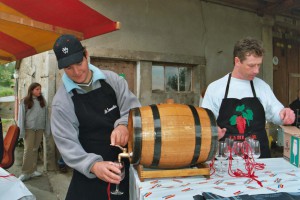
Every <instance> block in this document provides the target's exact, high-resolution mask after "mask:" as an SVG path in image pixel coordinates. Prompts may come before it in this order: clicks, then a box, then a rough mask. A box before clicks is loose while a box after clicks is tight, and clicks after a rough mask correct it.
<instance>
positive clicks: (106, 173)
mask: <svg viewBox="0 0 300 200" xmlns="http://www.w3.org/2000/svg"><path fill="white" fill-rule="evenodd" d="M91 172H92V173H93V174H95V175H96V176H97V177H98V178H99V179H101V180H103V181H105V182H108V183H113V184H119V183H120V181H121V177H120V176H119V175H118V174H121V170H120V166H118V165H115V164H114V163H113V162H110V161H101V162H96V163H95V164H94V165H93V166H92V168H91Z"/></svg>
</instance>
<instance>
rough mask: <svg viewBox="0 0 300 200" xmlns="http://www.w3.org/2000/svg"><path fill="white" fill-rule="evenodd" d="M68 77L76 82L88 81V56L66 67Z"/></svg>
mask: <svg viewBox="0 0 300 200" xmlns="http://www.w3.org/2000/svg"><path fill="white" fill-rule="evenodd" d="M64 71H65V73H66V74H67V75H68V77H69V78H70V79H71V80H72V81H74V82H76V83H85V82H86V81H88V75H89V67H88V61H87V59H86V57H83V60H82V61H81V62H80V63H76V64H73V65H70V66H68V67H65V68H64Z"/></svg>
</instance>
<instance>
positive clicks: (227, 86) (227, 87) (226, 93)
mask: <svg viewBox="0 0 300 200" xmlns="http://www.w3.org/2000/svg"><path fill="white" fill-rule="evenodd" d="M230 80H231V73H229V75H228V81H227V85H226V90H225V95H224V99H226V98H227V95H228V91H229V84H230Z"/></svg>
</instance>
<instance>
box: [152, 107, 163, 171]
mask: <svg viewBox="0 0 300 200" xmlns="http://www.w3.org/2000/svg"><path fill="white" fill-rule="evenodd" d="M150 107H151V110H152V113H153V122H154V132H155V135H154V154H153V160H152V164H151V167H157V166H158V164H159V161H160V156H161V121H160V114H159V110H158V108H157V105H150Z"/></svg>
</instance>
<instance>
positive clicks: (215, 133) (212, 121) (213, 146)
mask: <svg viewBox="0 0 300 200" xmlns="http://www.w3.org/2000/svg"><path fill="white" fill-rule="evenodd" d="M204 109H205V111H206V112H207V115H208V117H209V120H210V124H211V126H210V127H211V134H212V137H211V148H210V152H209V154H208V158H207V160H212V159H213V158H214V156H215V153H216V149H217V146H218V127H217V122H216V118H215V116H214V114H213V112H212V111H211V110H209V109H207V108H204Z"/></svg>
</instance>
